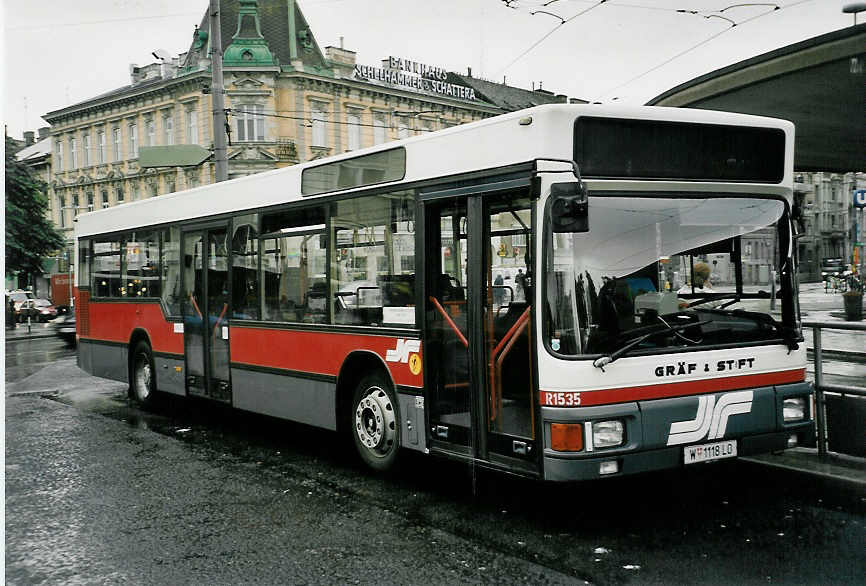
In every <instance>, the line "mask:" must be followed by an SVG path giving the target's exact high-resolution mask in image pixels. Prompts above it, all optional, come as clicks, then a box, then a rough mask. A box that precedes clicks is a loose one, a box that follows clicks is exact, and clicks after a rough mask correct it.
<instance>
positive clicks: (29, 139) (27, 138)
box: [24, 130, 36, 146]
mask: <svg viewBox="0 0 866 586" xmlns="http://www.w3.org/2000/svg"><path fill="white" fill-rule="evenodd" d="M34 142H36V141H35V140H33V131H32V130H28V131H27V132H25V133H24V146H30V145H31V144H33V143H34Z"/></svg>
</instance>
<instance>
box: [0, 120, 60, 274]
mask: <svg viewBox="0 0 866 586" xmlns="http://www.w3.org/2000/svg"><path fill="white" fill-rule="evenodd" d="M15 150H16V149H15V144H14V143H13V142H12V141H11V139H10V138H9V137H8V136H7V137H6V272H7V273H12V272H14V271H19V272H24V273H29V274H34V275H38V274H41V273H42V272H43V270H42V257H43V256H45V255H47V254H49V253H51V252H53V251H55V250H57V249H58V248H62V247H63V238H62V237H61V236H60V234H58V233H57V231H56V230H54V226H52V225H51V222H50V221H49V219H48V218H47V217H46V215H45V209H46V208H47V207H48V201H47V198H46V196H45V183H44V182H42V181H40V180H39V179H37V178H36V177H34V176H33V174H32V173H31V171H30V168H29V167H28V166H27V165H25V164H24V163H21V162H19V161H18V160H17V159H16V158H15Z"/></svg>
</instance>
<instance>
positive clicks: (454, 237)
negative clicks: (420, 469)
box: [424, 198, 475, 454]
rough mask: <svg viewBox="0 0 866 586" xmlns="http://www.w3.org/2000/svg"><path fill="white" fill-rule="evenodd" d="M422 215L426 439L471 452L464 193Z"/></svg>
mask: <svg viewBox="0 0 866 586" xmlns="http://www.w3.org/2000/svg"><path fill="white" fill-rule="evenodd" d="M424 218H425V220H424V226H425V228H424V233H425V241H426V242H425V248H424V256H425V259H426V260H425V279H424V282H425V283H426V290H425V292H424V306H425V317H424V319H425V328H424V329H425V339H424V360H425V362H426V363H427V365H428V366H427V368H425V369H424V371H425V377H426V378H425V387H426V388H427V389H428V394H427V397H428V411H429V424H430V430H431V434H430V438H431V440H432V441H433V442H434V445H436V443H438V444H439V447H441V448H443V449H446V450H449V451H456V452H459V453H468V454H473V449H472V440H471V431H472V428H473V426H472V418H473V414H474V412H475V406H474V405H473V400H472V388H473V379H472V370H471V368H470V353H469V331H468V324H469V313H468V307H467V305H466V303H467V302H466V290H467V289H466V287H467V271H466V269H467V263H466V260H467V256H466V254H467V232H466V227H467V217H466V198H455V199H449V200H446V201H436V202H431V203H428V204H427V205H426V206H425V210H424Z"/></svg>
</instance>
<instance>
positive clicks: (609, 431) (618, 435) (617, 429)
mask: <svg viewBox="0 0 866 586" xmlns="http://www.w3.org/2000/svg"><path fill="white" fill-rule="evenodd" d="M624 429H625V426H624V425H623V424H622V421H620V420H619V419H612V420H610V421H593V422H592V445H593V447H596V448H612V447H614V446H619V445H621V444H622V443H623V441H624V439H625V434H624V433H623V430H624Z"/></svg>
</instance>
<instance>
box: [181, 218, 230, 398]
mask: <svg viewBox="0 0 866 586" xmlns="http://www.w3.org/2000/svg"><path fill="white" fill-rule="evenodd" d="M226 233H227V232H226V229H225V227H218V228H210V229H207V230H196V231H190V232H185V233H184V235H183V255H184V268H183V275H184V277H183V286H184V299H183V326H184V327H183V341H184V355H185V357H186V388H187V393H188V394H189V395H194V396H199V397H207V398H210V399H215V400H218V401H223V402H227V403H231V399H232V395H231V380H230V370H229V359H230V358H229V323H228V318H229V279H228V249H227V247H226Z"/></svg>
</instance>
